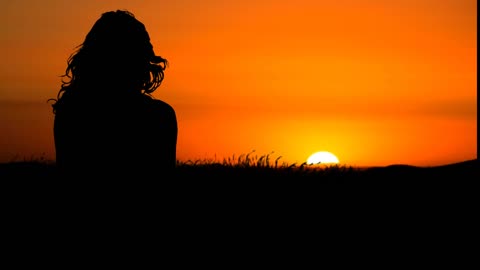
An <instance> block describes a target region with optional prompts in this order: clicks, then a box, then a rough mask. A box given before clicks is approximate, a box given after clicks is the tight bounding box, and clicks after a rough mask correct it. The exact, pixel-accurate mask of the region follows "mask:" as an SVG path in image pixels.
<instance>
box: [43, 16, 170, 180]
mask: <svg viewBox="0 0 480 270" xmlns="http://www.w3.org/2000/svg"><path fill="white" fill-rule="evenodd" d="M67 64H68V66H67V68H66V72H65V75H63V78H64V79H63V80H62V86H61V89H60V91H59V92H58V95H57V98H56V99H54V101H55V103H54V104H52V106H53V111H54V114H55V120H54V139H55V150H56V162H57V166H58V168H59V169H60V171H61V172H62V173H67V174H68V175H70V176H77V175H91V177H92V178H96V177H97V176H107V177H109V176H122V177H131V176H135V175H138V176H146V175H148V176H152V177H156V176H158V175H163V174H165V173H168V171H171V170H173V169H174V168H175V165H176V144H177V119H176V115H175V111H174V109H173V108H172V107H171V106H170V105H169V104H167V103H165V102H163V101H161V100H157V99H155V98H153V97H152V96H151V95H150V94H151V93H152V92H153V91H155V90H156V89H157V87H159V86H160V84H161V83H162V81H163V78H164V70H165V68H166V66H167V60H166V59H164V58H162V57H160V56H157V55H155V53H154V50H153V46H152V44H151V43H150V37H149V35H148V32H147V31H146V28H145V26H144V25H143V23H141V22H140V21H138V20H137V19H136V18H135V17H134V15H133V14H132V13H130V12H128V11H120V10H117V11H110V12H105V13H103V14H102V15H101V17H100V18H99V19H98V20H97V21H96V22H95V24H94V25H93V27H92V29H91V30H90V32H89V33H88V34H87V36H86V38H85V40H84V42H83V43H82V44H81V45H80V46H78V47H77V50H76V51H75V52H74V53H73V54H72V55H71V56H70V57H69V58H68V61H67ZM152 179H154V178H152Z"/></svg>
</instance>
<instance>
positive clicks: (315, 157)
mask: <svg viewBox="0 0 480 270" xmlns="http://www.w3.org/2000/svg"><path fill="white" fill-rule="evenodd" d="M338 162H339V161H338V158H337V157H336V156H335V155H334V154H332V153H330V152H327V151H321V152H316V153H314V154H312V155H311V156H310V157H309V158H308V159H307V164H309V165H310V164H319V163H320V164H326V163H338Z"/></svg>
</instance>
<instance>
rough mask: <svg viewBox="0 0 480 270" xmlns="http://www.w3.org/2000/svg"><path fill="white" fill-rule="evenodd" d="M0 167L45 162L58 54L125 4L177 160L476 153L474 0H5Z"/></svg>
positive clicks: (61, 62)
mask: <svg viewBox="0 0 480 270" xmlns="http://www.w3.org/2000/svg"><path fill="white" fill-rule="evenodd" d="M0 7H1V8H2V10H3V11H4V15H2V17H1V18H0V20H1V26H0V36H1V39H0V53H1V57H2V60H3V61H2V62H1V63H0V71H1V72H0V75H1V76H0V125H1V126H2V129H3V132H2V133H1V134H0V162H4V161H8V160H11V159H12V158H17V159H18V158H24V157H27V158H29V157H35V156H44V157H46V158H47V159H52V158H53V157H54V147H53V133H52V124H53V115H52V113H51V110H50V107H49V106H48V104H46V103H45V101H46V100H47V99H48V98H51V97H54V96H55V95H56V94H57V91H58V89H59V86H60V78H59V76H60V75H62V73H63V72H64V70H65V68H66V59H67V57H68V56H69V55H70V53H71V52H73V50H74V48H75V46H77V45H79V44H80V43H81V42H82V41H83V39H84V37H85V35H86V34H87V32H88V31H89V30H90V28H91V26H92V25H93V23H94V22H95V21H96V20H97V19H98V18H99V16H100V15H101V13H103V12H105V11H108V10H114V9H127V10H129V11H131V12H133V13H134V14H135V16H136V17H137V18H138V19H139V20H140V21H142V22H143V23H144V24H145V26H146V27H147V30H148V31H149V33H150V36H151V40H152V43H153V45H154V48H155V51H156V52H157V54H159V55H161V56H163V57H165V58H167V59H168V60H169V62H170V66H169V68H168V69H167V70H166V73H165V76H166V77H165V80H164V84H162V86H160V88H158V89H157V91H156V92H155V94H154V95H155V96H156V97H157V98H159V99H163V100H165V101H167V102H169V103H170V104H171V105H172V106H173V107H174V108H175V109H176V112H177V117H178V122H179V138H178V148H177V153H178V158H179V159H180V160H183V161H186V160H189V159H190V160H197V159H204V158H209V159H213V158H216V159H219V160H221V159H223V157H231V156H233V155H236V156H238V155H240V154H245V153H249V152H251V151H252V150H255V151H256V153H257V154H258V155H262V154H268V153H270V152H274V154H273V155H274V156H275V157H277V156H282V159H281V160H283V161H285V162H288V163H302V162H304V161H306V159H307V158H308V156H309V155H310V154H312V153H314V152H315V151H323V150H325V151H330V152H332V153H334V154H335V155H336V156H337V157H338V158H339V159H340V162H341V163H344V164H348V165H355V166H377V165H388V164H392V163H406V164H412V165H420V166H424V165H426V166H429V165H439V164H445V163H451V162H457V161H463V160H467V159H474V158H477V87H476V84H477V75H476V73H477V61H476V58H477V34H476V31H477V29H476V20H477V12H476V10H477V4H476V1H472V0H395V1H392V0H351V1H347V0H337V1H314V0H311V1H309V0H296V1H292V0H289V1H282V0H277V1H270V0H243V1H236V0H235V1H233V0H232V1H225V0H223V1H220V0H218V1H216V0H205V1H194V0H177V1H154V0H152V1H93V0H84V1H63V0H44V1H40V0H38V1H34V0H23V1H22V0H20V1H2V2H1V3H0Z"/></svg>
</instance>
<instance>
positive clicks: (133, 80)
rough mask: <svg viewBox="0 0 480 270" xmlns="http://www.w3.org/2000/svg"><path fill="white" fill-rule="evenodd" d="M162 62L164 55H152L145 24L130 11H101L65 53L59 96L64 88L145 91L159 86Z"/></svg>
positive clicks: (109, 91) (164, 62)
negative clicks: (73, 48)
mask: <svg viewBox="0 0 480 270" xmlns="http://www.w3.org/2000/svg"><path fill="white" fill-rule="evenodd" d="M166 65H167V60H166V59H164V58H162V57H160V56H156V55H155V52H154V50H153V46H152V44H151V43H150V37H149V35H148V32H147V30H146V28H145V26H144V25H143V23H141V22H140V21H138V20H137V19H136V18H135V17H134V15H133V14H132V13H130V12H128V11H122V10H117V11H109V12H105V13H103V14H102V16H101V17H100V18H99V19H98V20H97V21H96V22H95V24H94V25H93V27H92V28H91V30H90V32H89V33H88V34H87V36H86V38H85V40H84V42H83V43H82V44H81V45H80V46H79V47H78V48H77V50H76V51H75V52H74V53H73V54H72V55H71V56H70V57H69V59H68V66H67V69H66V72H65V75H64V77H66V78H67V79H66V80H63V84H62V88H61V89H60V92H59V98H60V96H61V95H62V94H64V92H68V91H75V92H78V93H79V94H80V92H87V91H96V94H99V95H101V94H107V95H110V94H111V95H117V94H121V93H119V92H120V91H123V92H125V91H138V92H144V93H147V94H149V93H152V92H153V91H155V90H156V88H157V87H158V86H160V84H161V82H162V80H163V77H164V73H163V72H164V70H165V68H166ZM99 91H105V93H99ZM91 94H95V93H91Z"/></svg>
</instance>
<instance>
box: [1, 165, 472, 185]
mask: <svg viewBox="0 0 480 270" xmlns="http://www.w3.org/2000/svg"><path fill="white" fill-rule="evenodd" d="M478 165H479V164H478V159H475V160H470V161H465V162H460V163H455V164H449V165H443V166H435V167H416V166H409V165H391V166H385V167H371V168H355V167H348V166H343V165H328V166H324V167H312V166H293V165H292V166H286V165H284V166H269V165H257V164H221V163H206V164H203V163H178V165H177V169H176V172H175V173H173V174H170V175H168V177H166V178H165V179H153V178H149V179H139V178H138V177H137V176H136V175H123V174H122V171H121V169H122V168H119V170H118V171H117V172H112V174H111V175H105V176H100V175H91V176H88V177H83V178H78V179H62V178H61V177H59V174H58V173H57V169H56V166H55V163H52V162H45V161H23V162H21V161H19V162H10V163H2V164H0V179H1V181H3V182H4V183H5V182H6V181H12V180H17V181H22V182H38V183H43V184H47V183H67V182H69V181H85V182H91V183H97V184H98V183H101V182H108V183H115V182H117V183H120V182H130V183H134V182H135V181H142V182H146V181H147V180H148V182H149V183H161V182H168V183H175V182H172V181H179V182H184V183H187V182H188V183H201V184H206V183H208V182H211V181H214V182H215V183H217V184H218V183H222V184H224V185H229V184H233V183H244V184H247V183H248V184H254V185H262V183H269V184H271V183H285V181H287V182H290V183H295V184H298V183H316V184H348V185H364V184H371V183H375V184H378V185H390V186H391V185H405V184H408V185H425V184H428V185H430V184H440V183H445V184H446V183H453V182H456V181H459V182H461V181H466V180H478V179H480V177H479V176H480V174H479V166H478Z"/></svg>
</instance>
